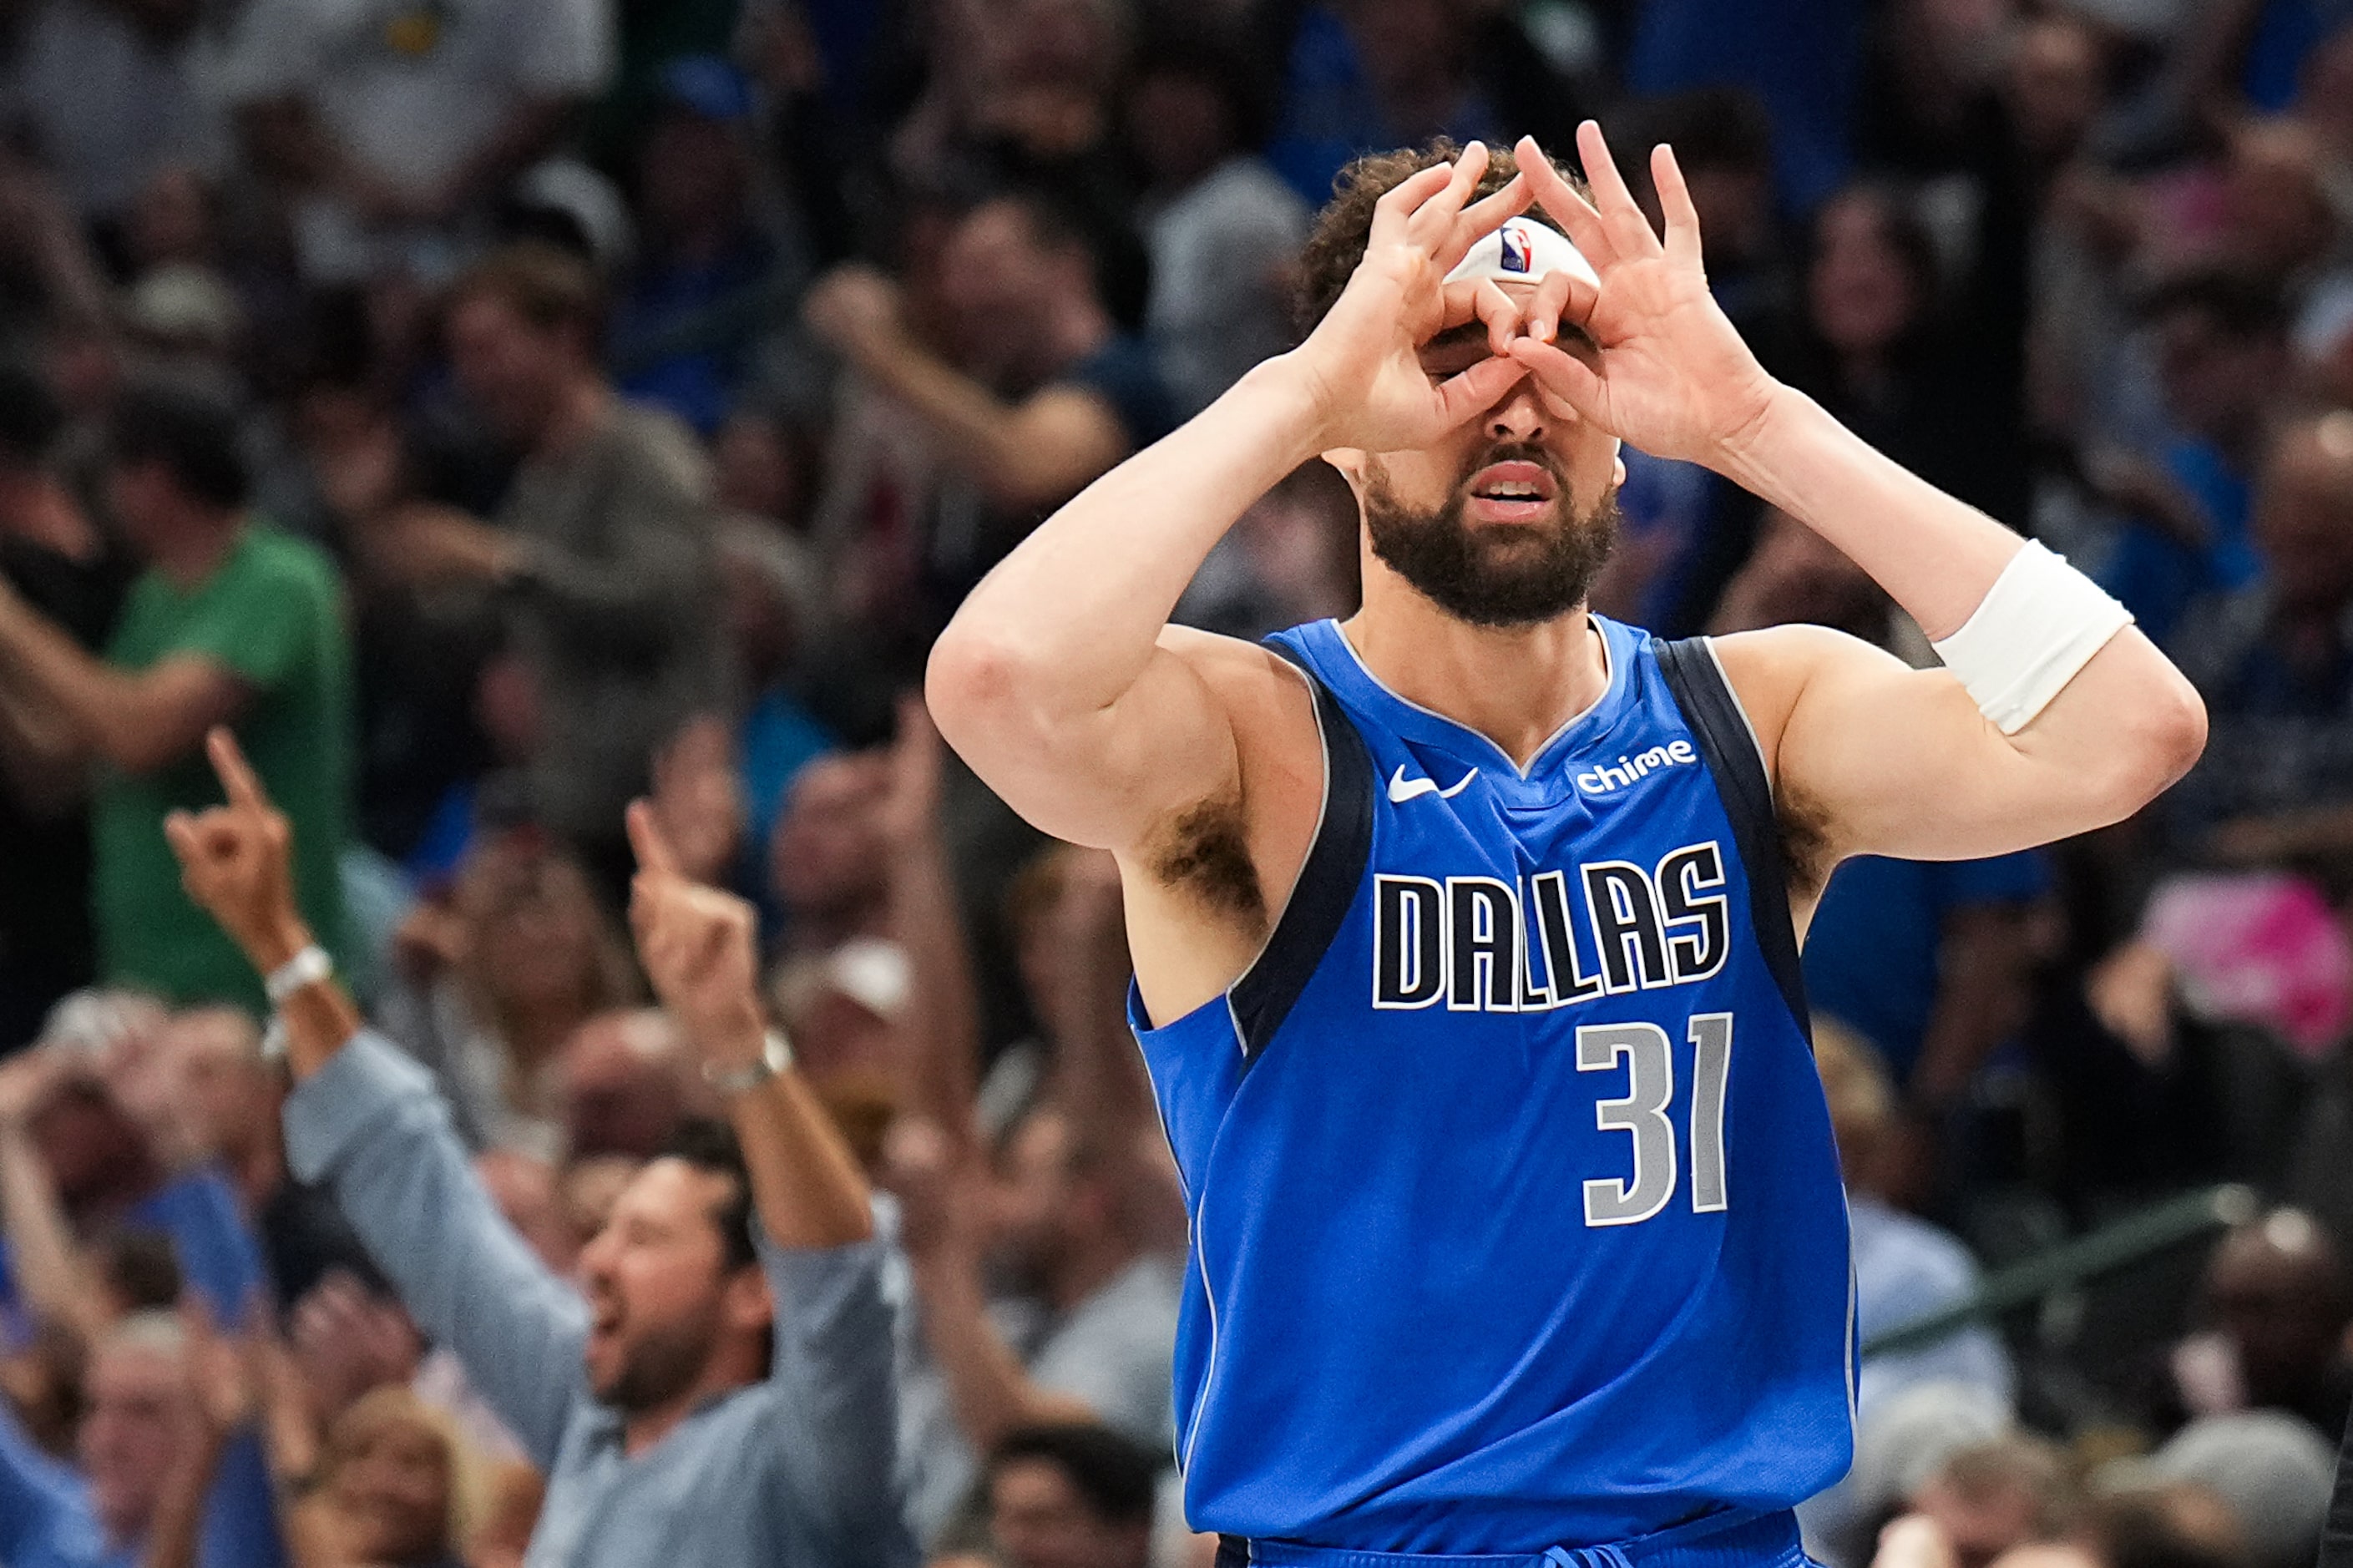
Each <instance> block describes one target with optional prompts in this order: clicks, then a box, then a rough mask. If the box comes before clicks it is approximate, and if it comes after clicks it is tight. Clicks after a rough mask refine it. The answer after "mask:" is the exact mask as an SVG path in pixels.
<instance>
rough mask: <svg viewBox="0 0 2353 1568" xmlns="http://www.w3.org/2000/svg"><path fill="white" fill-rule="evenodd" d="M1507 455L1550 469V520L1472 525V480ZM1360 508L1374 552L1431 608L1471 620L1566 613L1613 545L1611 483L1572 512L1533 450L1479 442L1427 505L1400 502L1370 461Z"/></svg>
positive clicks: (1560, 476) (1517, 622)
mask: <svg viewBox="0 0 2353 1568" xmlns="http://www.w3.org/2000/svg"><path fill="white" fill-rule="evenodd" d="M1508 462H1525V463H1535V464H1536V465H1537V466H1538V467H1540V468H1543V469H1544V470H1545V471H1546V473H1548V474H1550V475H1551V476H1552V481H1553V500H1552V513H1553V514H1552V516H1551V518H1550V519H1549V520H1547V521H1541V522H1509V523H1489V524H1486V525H1484V526H1482V527H1477V528H1473V527H1472V526H1471V525H1470V524H1469V523H1467V522H1465V521H1463V518H1462V510H1463V507H1464V505H1465V504H1466V503H1467V502H1468V501H1469V500H1470V499H1471V480H1472V478H1473V477H1474V476H1476V475H1477V474H1478V473H1479V472H1480V470H1482V469H1483V468H1488V467H1490V466H1491V465H1493V464H1496V463H1508ZM1364 506H1365V524H1366V529H1367V531H1369V532H1370V534H1371V536H1372V542H1373V553H1374V554H1375V555H1376V556H1377V557H1378V558H1379V559H1380V560H1381V561H1382V563H1385V564H1386V565H1387V566H1388V569H1389V570H1390V571H1392V572H1395V573H1396V574H1398V576H1400V577H1402V578H1404V579H1405V580H1406V581H1407V582H1408V583H1409V584H1412V585H1413V587H1414V588H1415V589H1417V590H1418V591H1419V592H1420V593H1421V594H1422V595H1424V596H1425V597H1427V598H1428V599H1429V600H1430V602H1431V603H1433V604H1435V605H1437V606H1438V607H1439V608H1440V609H1441V610H1444V611H1445V612H1446V613H1447V614H1448V615H1450V616H1453V617H1454V618H1455V619H1457V620H1461V621H1468V622H1469V623H1470V624H1471V625H1472V626H1499V627H1508V626H1534V625H1535V624H1536V623H1537V622H1539V621H1548V620H1551V619H1553V618H1554V617H1555V616H1562V615H1566V614H1567V612H1568V611H1570V610H1572V609H1574V608H1575V607H1576V606H1577V605H1579V604H1582V603H1583V602H1584V599H1585V595H1586V594H1587V592H1588V590H1590V589H1591V588H1592V586H1593V580H1594V578H1596V577H1597V576H1599V575H1600V573H1601V567H1602V564H1603V563H1605V562H1607V561H1608V560H1609V552H1610V550H1611V549H1612V548H1613V547H1615V546H1616V544H1617V542H1618V487H1617V486H1616V485H1614V484H1613V485H1611V486H1610V487H1609V489H1607V490H1605V491H1603V492H1602V496H1601V499H1600V500H1599V502H1597V503H1596V504H1595V506H1594V508H1593V510H1590V511H1587V512H1579V511H1578V510H1577V503H1576V502H1575V501H1574V500H1571V499H1570V497H1569V489H1568V476H1567V474H1565V473H1563V472H1562V471H1561V468H1560V465H1559V464H1558V463H1557V462H1556V461H1555V460H1554V458H1553V456H1552V454H1551V453H1550V452H1547V451H1546V450H1545V449H1544V448H1543V447H1533V446H1522V445H1514V446H1503V447H1488V448H1487V449H1486V450H1485V451H1483V452H1482V453H1480V454H1479V455H1478V457H1477V458H1476V459H1475V460H1474V461H1472V462H1471V463H1470V464H1468V465H1467V466H1466V467H1465V468H1463V471H1462V476H1461V479H1458V480H1457V481H1456V482H1455V486H1454V489H1453V490H1452V491H1451V493H1450V494H1449V495H1448V497H1447V500H1446V504H1445V505H1444V506H1442V507H1440V508H1439V509H1438V510H1436V511H1415V510H1411V509H1410V508H1409V507H1407V506H1406V505H1405V504H1404V503H1403V502H1402V501H1400V500H1398V497H1397V492H1396V491H1395V490H1394V489H1391V488H1390V486H1389V483H1388V478H1387V477H1386V476H1385V475H1384V474H1382V473H1381V471H1380V470H1379V468H1377V467H1376V468H1370V469H1368V470H1367V471H1366V476H1365V500H1364Z"/></svg>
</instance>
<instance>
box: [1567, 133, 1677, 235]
mask: <svg viewBox="0 0 2353 1568" xmlns="http://www.w3.org/2000/svg"><path fill="white" fill-rule="evenodd" d="M1577 153H1578V154H1579V155H1580V156H1582V157H1583V158H1584V160H1585V183H1586V184H1588V185H1590V186H1592V187H1593V196H1594V202H1593V210H1594V211H1596V212H1598V213H1599V214H1600V215H1601V221H1602V223H1603V224H1604V225H1605V226H1607V227H1608V228H1609V237H1610V240H1611V241H1612V242H1613V243H1614V244H1615V245H1616V247H1617V250H1618V254H1619V255H1620V256H1643V255H1655V254H1656V253H1657V252H1658V250H1659V237H1658V235H1657V234H1656V233H1655V232H1654V231H1653V230H1652V229H1651V220H1650V219H1649V218H1647V217H1644V216H1642V205H1641V203H1640V202H1638V201H1636V200H1635V199H1634V193H1633V192H1632V191H1631V190H1630V189H1629V188H1628V186H1627V184H1626V176H1625V175H1623V174H1620V173H1619V172H1618V163H1617V160H1616V159H1614V158H1612V157H1610V156H1609V142H1605V141H1603V140H1602V139H1601V125H1600V122H1599V121H1592V120H1588V121H1586V122H1585V123H1584V124H1582V125H1580V126H1578V127H1577Z"/></svg>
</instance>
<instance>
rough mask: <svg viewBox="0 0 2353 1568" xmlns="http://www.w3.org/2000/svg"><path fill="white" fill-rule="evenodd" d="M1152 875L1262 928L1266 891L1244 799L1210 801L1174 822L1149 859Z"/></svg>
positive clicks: (1218, 909)
mask: <svg viewBox="0 0 2353 1568" xmlns="http://www.w3.org/2000/svg"><path fill="white" fill-rule="evenodd" d="M1149 863H1150V865H1151V867H1152V872H1153V875H1154V876H1155V877H1158V878H1159V879H1161V881H1163V882H1165V883H1166V884H1167V885H1168V886H1169V887H1172V888H1182V889H1186V890H1187V891H1188V892H1190V893H1192V894H1193V895H1194V896H1195V897H1196V898H1198V899H1199V900H1201V901H1202V902H1203V903H1205V904H1207V905H1208V907H1209V908H1211V909H1212V910H1217V911H1218V912H1219V913H1221V914H1227V915H1236V916H1240V918H1242V919H1244V920H1247V921H1252V922H1254V923H1256V924H1257V925H1259V926H1260V927H1261V928H1263V926H1264V925H1265V922H1266V892H1265V889H1262V888H1261V887H1260V886H1259V880H1258V867H1257V865H1256V863H1255V862H1253V861H1252V860H1251V859H1250V838H1249V835H1248V834H1247V833H1246V832H1245V831H1244V829H1243V821H1242V806H1241V802H1240V799H1230V800H1205V801H1203V802H1201V803H1200V804H1199V805H1195V806H1192V807H1190V808H1188V809H1187V811H1186V812H1185V813H1184V815H1182V816H1178V817H1177V818H1176V820H1175V821H1174V822H1172V823H1171V824H1169V826H1168V830H1167V833H1166V837H1164V839H1163V841H1162V842H1161V843H1160V844H1159V845H1158V846H1156V847H1155V849H1154V851H1153V853H1152V856H1151V858H1150V862H1149Z"/></svg>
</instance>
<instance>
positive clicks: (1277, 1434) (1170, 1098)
mask: <svg viewBox="0 0 2353 1568" xmlns="http://www.w3.org/2000/svg"><path fill="white" fill-rule="evenodd" d="M1596 620H1597V623H1598V624H1599V626H1600V628H1601V631H1602V634H1603V637H1604V638H1605V640H1606V645H1607V648H1608V655H1609V689H1608V693H1607V695H1605V696H1604V697H1603V698H1602V699H1601V700H1600V701H1599V703H1598V704H1597V705H1596V706H1595V707H1593V708H1592V709H1590V710H1588V711H1587V712H1585V713H1583V714H1581V715H1579V716H1578V717H1577V719H1576V720H1574V721H1571V722H1570V723H1569V724H1568V725H1567V726H1566V727H1565V728H1564V729H1563V730H1562V731H1560V732H1559V733H1558V734H1556V735H1555V736H1554V737H1553V738H1552V739H1551V740H1550V741H1549V742H1546V745H1545V746H1544V748H1543V749H1542V750H1541V751H1540V752H1538V753H1537V755H1536V757H1535V761H1534V763H1532V764H1531V765H1530V766H1529V767H1528V769H1527V770H1526V771H1525V773H1523V772H1522V771H1521V770H1520V769H1518V768H1517V767H1515V766H1514V764H1513V763H1512V761H1511V759H1510V758H1509V757H1507V756H1506V755H1505V754H1504V752H1503V751H1502V750H1501V749H1500V748H1498V747H1497V746H1495V745H1494V744H1493V742H1490V741H1488V740H1487V739H1486V738H1485V737H1483V736H1482V735H1480V734H1478V733H1476V732H1475V731H1472V730H1470V729H1467V728H1465V727H1464V726H1462V725H1460V724H1457V723H1455V722H1453V721H1451V720H1448V719H1444V718H1441V717H1440V716H1439V715H1438V714H1435V713H1432V712H1430V711H1429V710H1426V709H1422V708H1419V707H1416V706H1415V705H1413V704H1412V703H1410V702H1408V701H1406V700H1404V699H1402V698H1400V697H1398V696H1397V695H1396V694H1394V693H1393V692H1391V691H1389V690H1388V689H1387V688H1385V687H1383V686H1381V685H1380V684H1379V683H1378V682H1377V681H1376V680H1375V679H1373V678H1372V676H1371V675H1370V674H1369V673H1368V672H1367V671H1366V669H1365V668H1364V666H1363V665H1362V664H1361V663H1360V662H1359V661H1358V660H1357V658H1356V655H1355V652H1354V650H1353V649H1352V648H1351V647H1349V646H1348V644H1347V641H1346V639H1345V637H1344V635H1343V634H1342V632H1341V630H1340V628H1339V627H1338V626H1336V625H1335V624H1334V623H1332V622H1329V621H1325V622H1320V623H1317V624H1314V625H1311V626H1303V627H1300V628H1297V629H1296V630H1293V631H1290V632H1286V633H1283V634H1282V636H1281V637H1278V638H1277V639H1275V647H1277V648H1278V650H1279V651H1281V652H1282V653H1283V654H1284V655H1285V657H1287V658H1291V659H1292V660H1293V662H1294V663H1295V664H1297V665H1299V666H1300V667H1301V668H1303V670H1304V671H1305V672H1306V673H1307V674H1308V676H1309V677H1310V684H1311V685H1312V686H1313V687H1314V695H1315V705H1316V714H1317V720H1318V723H1319V725H1320V727H1321V730H1322V733H1323V742H1324V759H1325V769H1324V772H1325V785H1324V790H1325V793H1324V809H1323V816H1322V818H1321V820H1320V822H1319V824H1318V826H1317V829H1316V837H1315V839H1314V844H1313V846H1312V847H1311V849H1310V851H1309V854H1308V857H1307V860H1306V864H1305V867H1304V868H1303V870H1302V872H1301V874H1300V879H1299V882H1298V885H1297V887H1296V889H1294V890H1293V894H1292V897H1291V900H1290V902H1289V903H1288V905H1287V906H1286V907H1285V909H1284V910H1283V913H1282V918H1281V920H1280V921H1278V922H1277V925H1276V928H1275V931H1274V933H1273V935H1272V936H1271V939H1270V941H1269V942H1268V945H1267V948H1266V950H1265V952H1263V953H1262V954H1261V956H1260V958H1259V960H1258V961H1257V963H1255V964H1253V966H1252V967H1251V969H1250V973H1248V974H1246V975H1245V976H1244V977H1243V978H1242V979H1241V980H1240V981H1239V982H1238V983H1237V984H1235V985H1234V987H1233V988H1232V990H1231V991H1229V993H1228V994H1225V995H1223V996H1220V997H1218V998H1216V999H1215V1000H1213V1001H1211V1002H1209V1003H1208V1004H1207V1005H1204V1006H1202V1007H1200V1008H1198V1009H1197V1010H1196V1011H1194V1012H1192V1013H1190V1014H1187V1016H1184V1017H1182V1018H1178V1019H1176V1020H1175V1021H1173V1022H1171V1023H1169V1024H1167V1025H1166V1026H1163V1027H1160V1028H1156V1029H1155V1028H1153V1027H1151V1026H1150V1025H1149V1022H1148V1020H1146V1019H1145V1016H1144V1015H1143V1012H1142V1008H1141V1005H1140V1003H1139V1004H1137V1005H1135V1008H1134V1024H1135V1026H1136V1031H1137V1037H1138V1039H1139V1040H1140V1041H1141V1043H1142V1045H1143V1048H1144V1052H1145V1059H1146V1061H1147V1064H1148V1065H1149V1067H1150V1069H1151V1073H1152V1079H1153V1083H1154V1089H1155V1095H1156V1097H1157V1099H1158V1100H1159V1104H1160V1110H1161V1115H1162V1118H1163V1120H1164V1121H1165V1123H1166V1128H1167V1131H1168V1137H1169V1143H1170V1146H1171V1148H1172V1150H1173V1152H1175V1155H1176V1164H1177V1167H1178V1170H1179V1172H1180V1173H1181V1174H1182V1177H1183V1180H1184V1184H1185V1191H1186V1197H1187V1205H1188V1207H1189V1208H1190V1211H1191V1215H1192V1256H1191V1258H1190V1260H1189V1263H1188V1267H1187V1281H1186V1298H1185V1303H1184V1314H1183V1321H1182V1327H1181V1330H1180V1332H1179V1336H1178V1340H1177V1346H1176V1412H1177V1432H1176V1440H1177V1458H1178V1460H1179V1463H1180V1464H1181V1466H1182V1468H1183V1470H1184V1483H1185V1498H1186V1511H1187V1518H1188V1519H1189V1520H1190V1521H1191V1522H1192V1524H1193V1527H1194V1528H1195V1529H1197V1530H1205V1531H1220V1532H1223V1533H1227V1534H1230V1535H1236V1536H1244V1537H1255V1538H1264V1539H1281V1540H1289V1541H1297V1542H1310V1543H1314V1544H1318V1545H1324V1546H1333V1547H1342V1548H1347V1549H1352V1550H1356V1551H1387V1552H1430V1553H1472V1552H1543V1551H1545V1550H1546V1549H1547V1548H1549V1547H1553V1546H1567V1547H1576V1546H1580V1545H1592V1544H1599V1543H1602V1542H1622V1541H1627V1540H1630V1539H1632V1538H1635V1537H1640V1536H1643V1535H1647V1534H1650V1533H1651V1532H1654V1531H1660V1530H1662V1529H1665V1528H1667V1527H1670V1526H1672V1525H1675V1524H1678V1523H1681V1522H1683V1521H1690V1520H1694V1519H1697V1518H1700V1517H1702V1516H1706V1515H1721V1516H1723V1517H1724V1519H1725V1522H1726V1523H1727V1524H1729V1523H1733V1522H1736V1521H1737V1520H1739V1519H1744V1518H1756V1517H1759V1516H1762V1515H1764V1514H1767V1513H1772V1512H1777V1511H1778V1510H1784V1509H1787V1508H1788V1507H1789V1506H1790V1505H1791V1504H1793V1503H1795V1502H1798V1501H1799V1500H1802V1499H1804V1498H1807V1497H1809V1496H1810V1495H1812V1494H1813V1493H1814V1492H1816V1491H1818V1490H1820V1489H1821V1488H1823V1487H1825V1486H1827V1485H1829V1484H1830V1483H1831V1481H1833V1480H1835V1479H1838V1478H1839V1476H1841V1474H1843V1473H1844V1472H1845V1470H1846V1468H1847V1464H1848V1461H1849V1458H1850V1457H1851V1453H1852V1395H1853V1378H1852V1369H1853V1362H1854V1349H1853V1342H1852V1311H1851V1303H1852V1279H1851V1275H1850V1270H1849V1264H1848V1251H1847V1222H1846V1207H1845V1195H1844V1193H1843V1190H1842V1189H1841V1184H1840V1180H1839V1169H1838V1159H1837V1153H1836V1151H1835V1149H1834V1148H1833V1146H1832V1143H1831V1128H1830V1118H1829V1114H1828V1112H1827V1110H1826V1109H1825V1107H1824V1104H1823V1100H1822V1092H1821V1088H1820V1082H1819V1080H1818V1079H1817V1078H1816V1077H1815V1073H1814V1068H1813V1061H1812V1056H1811V1051H1810V1042H1809V1037H1808V1034H1807V1026H1806V1022H1805V1002H1804V997H1803V994H1802V991H1801V988H1800V981H1799V973H1798V965H1797V942H1796V939H1795V936H1794V934H1793V932H1792V930H1791V926H1790V921H1789V914H1788V901H1787V895H1786V891H1785V885H1784V881H1783V878H1782V874H1781V870H1780V862H1779V853H1780V852H1779V841H1778V837H1777V835H1776V831H1775V827H1774V822H1773V813H1772V802H1771V797H1770V793H1769V786H1768V784H1767V779H1766V775H1765V772H1764V768H1763V764H1762V763H1761V761H1760V759H1759V757H1758V755H1757V743H1756V740H1755V737H1754V736H1753V734H1752V733H1751V732H1750V731H1748V729H1747V725H1746V717H1745V716H1744V715H1743V714H1742V713H1741V711H1740V710H1739V707H1738V705H1737V703H1736V700H1734V699H1733V697H1732V695H1731V692H1730V689H1729V688H1728V687H1727V686H1726V685H1725V681H1724V679H1723V676H1722V673H1721V671H1720V670H1719V669H1718V668H1717V667H1716V664H1715V658H1714V655H1713V653H1712V651H1711V650H1710V648H1709V647H1708V646H1707V645H1706V644H1705V643H1704V642H1690V643H1677V644H1665V643H1660V642H1657V641H1655V640H1653V639H1652V638H1651V637H1649V635H1648V634H1646V633H1644V632H1642V631H1640V630H1638V629H1636V628H1633V627H1630V626H1620V625H1618V624H1616V623H1613V622H1609V621H1607V620H1601V619H1600V618H1599V617H1596Z"/></svg>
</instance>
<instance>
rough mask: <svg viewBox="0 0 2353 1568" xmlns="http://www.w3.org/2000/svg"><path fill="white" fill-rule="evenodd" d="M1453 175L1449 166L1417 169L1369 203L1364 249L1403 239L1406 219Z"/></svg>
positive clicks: (1436, 164)
mask: <svg viewBox="0 0 2353 1568" xmlns="http://www.w3.org/2000/svg"><path fill="white" fill-rule="evenodd" d="M1453 175H1454V171H1453V168H1452V166H1451V165H1450V164H1446V163H1432V164H1431V165H1430V167H1429V168H1427V169H1421V170H1418V171H1416V172H1415V173H1414V174H1410V175H1409V176H1407V177H1406V178H1405V179H1402V180H1400V181H1398V183H1397V184H1396V185H1394V186H1393V187H1391V188H1390V190H1389V192H1388V195H1384V196H1383V197H1381V199H1380V200H1379V201H1377V202H1375V203H1374V204H1373V226H1372V232H1371V233H1370V234H1369V235H1368V236H1366V240H1365V246H1366V249H1370V248H1372V247H1375V246H1377V245H1388V244H1394V243H1395V242H1396V241H1397V240H1398V239H1399V238H1401V237H1403V236H1404V234H1405V226H1406V219H1407V218H1409V217H1410V216H1412V215H1413V210H1414V208H1416V207H1418V206H1419V205H1421V204H1422V203H1423V202H1424V201H1426V200H1427V199H1429V197H1430V195H1431V194H1432V193H1434V192H1437V191H1440V190H1442V189H1444V188H1445V186H1446V183H1447V181H1449V180H1450V179H1451V178H1453Z"/></svg>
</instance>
